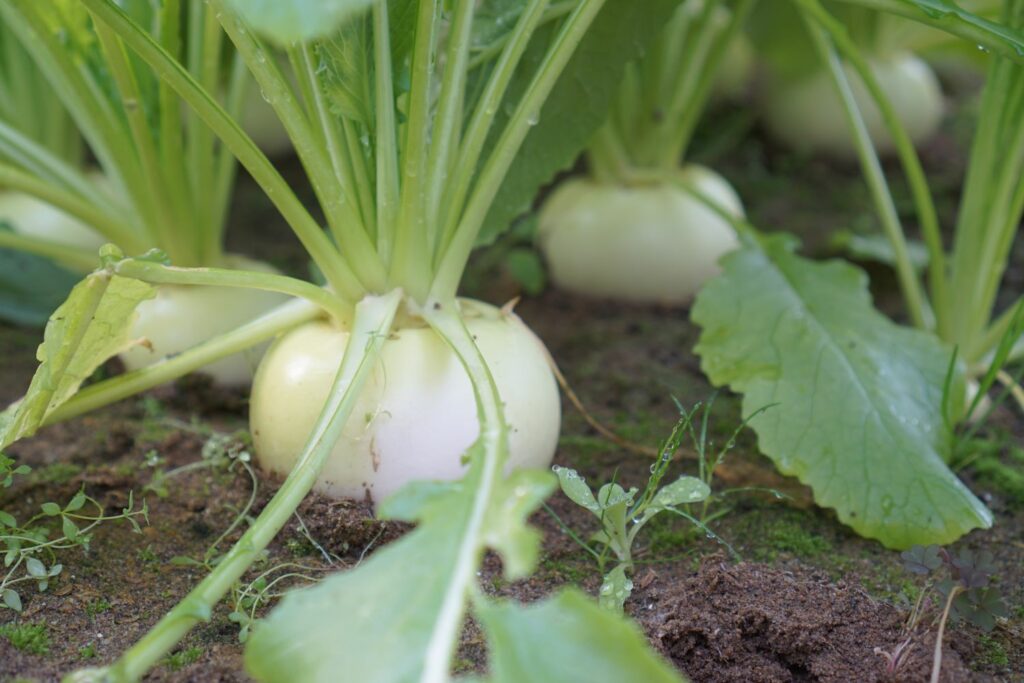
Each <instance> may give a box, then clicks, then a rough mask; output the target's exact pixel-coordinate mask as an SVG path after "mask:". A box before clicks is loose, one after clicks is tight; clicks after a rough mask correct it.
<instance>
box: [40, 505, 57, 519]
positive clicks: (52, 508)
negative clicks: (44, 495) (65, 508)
mask: <svg viewBox="0 0 1024 683" xmlns="http://www.w3.org/2000/svg"><path fill="white" fill-rule="evenodd" d="M41 507H42V509H43V514H44V515H46V516H48V517H56V516H57V515H59V514H60V505H57V504H56V503H43V504H42V506H41Z"/></svg>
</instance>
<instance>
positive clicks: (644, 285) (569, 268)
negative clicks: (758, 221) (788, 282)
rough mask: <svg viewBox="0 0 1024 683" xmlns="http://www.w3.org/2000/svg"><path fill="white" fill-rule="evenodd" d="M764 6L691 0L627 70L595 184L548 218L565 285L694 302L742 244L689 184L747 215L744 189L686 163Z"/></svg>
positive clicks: (579, 181)
mask: <svg viewBox="0 0 1024 683" xmlns="http://www.w3.org/2000/svg"><path fill="white" fill-rule="evenodd" d="M753 5H754V3H753V2H752V1H751V2H748V1H746V0H744V1H742V2H737V3H731V4H727V3H718V2H703V1H701V0H688V1H687V2H684V3H682V5H680V7H679V10H677V12H676V14H675V16H673V18H672V19H671V20H670V22H669V23H668V25H667V26H666V27H665V28H664V30H663V32H662V34H661V36H660V37H659V39H658V41H657V43H656V44H655V46H654V47H653V48H652V49H651V51H650V52H649V54H647V56H646V57H645V58H644V59H643V60H641V61H640V62H639V63H637V64H631V65H630V66H629V67H628V68H627V71H626V75H625V78H624V80H623V83H622V85H621V86H620V88H619V91H618V93H617V94H616V98H615V106H614V107H613V108H612V111H611V115H610V117H609V120H608V121H607V122H606V123H605V125H604V126H603V127H602V128H601V129H600V131H599V132H598V133H597V135H596V136H595V137H594V140H593V141H592V142H591V143H590V144H589V146H588V149H587V159H588V162H589V170H590V173H589V177H586V178H576V179H571V180H569V181H567V182H565V183H563V184H562V185H561V186H560V187H559V188H558V189H557V190H556V191H555V192H554V193H553V194H552V196H551V197H549V198H548V199H547V201H546V203H545V205H544V207H543V209H542V211H541V213H540V218H539V226H538V233H539V234H538V240H539V243H540V246H541V249H542V250H543V252H544V255H545V257H546V260H547V262H548V266H549V268H550V272H551V278H552V280H553V281H554V282H555V283H556V284H557V285H559V286H561V287H563V288H565V289H568V290H570V291H573V292H577V293H582V294H586V295H591V296H606V297H612V298H617V299H623V300H627V301H648V302H661V303H681V302H686V301H689V300H690V299H691V298H692V297H693V295H694V294H695V293H696V292H697V290H698V289H699V288H700V285H701V284H702V283H703V282H704V281H705V280H707V279H708V278H710V277H712V276H713V275H715V274H716V273H717V272H718V268H717V265H716V264H717V261H718V259H719V257H721V256H722V254H724V253H726V252H728V251H730V250H731V249H734V248H735V247H736V246H737V244H738V241H737V239H736V235H735V233H734V231H733V229H732V227H731V226H730V224H729V222H728V220H726V219H725V218H723V217H721V216H719V215H718V214H717V213H715V212H714V211H713V210H711V209H709V208H707V207H706V206H705V205H704V204H702V203H701V202H700V201H699V200H697V199H695V198H694V197H693V196H692V195H691V194H690V193H688V192H687V191H686V189H685V188H690V189H693V190H696V191H697V192H699V193H701V194H704V195H708V196H710V197H711V198H712V199H713V200H714V201H716V202H718V203H719V204H721V205H722V206H724V207H727V209H728V210H729V211H730V212H731V213H732V214H733V215H735V216H742V215H743V207H742V205H741V203H740V200H739V197H737V195H736V192H735V191H734V190H733V189H732V187H731V186H730V185H729V184H728V182H727V181H725V179H723V178H722V177H721V176H719V175H717V174H716V173H714V172H713V171H711V170H710V169H707V168H704V167H702V166H699V165H696V164H685V165H683V166H680V164H681V163H682V160H683V158H684V155H685V152H686V149H687V147H688V145H689V142H690V139H691V137H692V135H693V131H694V129H695V128H696V125H697V122H698V119H699V118H700V116H701V115H702V113H703V111H704V107H705V103H706V102H707V100H708V98H709V95H710V94H711V92H712V88H713V86H714V84H715V82H716V78H715V77H716V74H717V73H718V67H719V65H720V63H721V62H722V60H723V58H724V56H725V55H726V54H727V50H728V49H729V47H730V45H732V44H733V42H734V40H735V38H736V36H737V35H740V34H739V29H740V27H741V26H742V23H743V20H744V19H745V17H746V16H747V14H748V13H749V12H750V9H751V8H752V7H753ZM727 6H728V7H731V8H732V10H733V11H731V12H730V11H729V10H728V9H726V8H727Z"/></svg>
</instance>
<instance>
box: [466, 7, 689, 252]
mask: <svg viewBox="0 0 1024 683" xmlns="http://www.w3.org/2000/svg"><path fill="white" fill-rule="evenodd" d="M678 5H679V0H644V2H606V3H605V5H604V8H603V9H602V10H601V12H600V14H598V16H597V17H596V18H595V19H594V23H593V24H591V26H590V29H589V30H588V31H587V34H586V36H585V37H584V38H583V40H582V41H581V42H580V44H579V46H578V47H577V48H576V52H575V53H574V54H573V56H572V58H571V59H570V61H569V63H568V64H567V65H566V68H565V70H564V71H563V72H562V75H561V76H560V77H559V80H558V82H557V83H556V84H555V87H554V89H553V90H552V92H551V95H550V96H549V97H548V99H547V102H546V103H545V105H544V107H543V108H542V109H541V111H540V116H539V118H538V120H537V125H535V126H534V127H533V130H531V131H530V133H529V135H527V137H526V140H524V141H523V145H522V148H521V149H520V151H519V154H518V155H517V156H516V160H515V162H514V163H513V164H512V166H511V167H510V168H509V172H508V174H507V175H506V176H505V182H504V183H503V184H502V186H501V189H500V190H499V192H498V195H497V196H496V197H495V199H494V202H493V203H492V205H491V209H490V211H489V213H488V214H487V219H486V221H485V222H484V228H483V230H482V231H481V233H480V238H479V242H480V243H481V244H487V243H490V242H491V241H492V240H494V238H495V237H497V236H498V235H499V234H501V233H502V232H503V231H504V230H506V229H507V228H508V226H509V225H510V224H511V223H512V220H513V219H514V218H515V217H516V216H518V215H519V214H521V213H523V212H525V211H526V210H527V209H529V207H530V204H531V203H532V202H533V200H534V198H535V197H536V196H537V191H538V190H539V189H540V188H541V187H542V186H543V185H545V184H546V183H548V182H550V181H551V180H552V179H553V178H554V177H555V175H556V174H557V173H558V172H559V171H563V170H565V169H567V168H569V167H570V166H571V165H572V164H573V162H574V161H575V160H576V157H577V156H578V155H579V153H580V151H581V150H582V149H583V148H584V146H585V145H586V144H587V143H588V142H589V141H590V138H591V136H592V135H593V134H594V132H595V131H596V130H597V129H598V128H599V127H600V126H601V124H603V123H604V121H605V119H606V118H607V115H608V109H609V107H610V105H611V102H612V99H613V97H614V95H615V93H616V91H617V88H618V84H619V80H620V79H621V78H622V74H623V72H624V70H625V66H626V64H627V63H628V62H630V61H631V60H634V59H636V58H638V57H640V56H641V55H642V54H643V50H644V47H645V46H646V45H648V44H649V43H650V42H652V41H653V40H654V38H656V37H657V35H658V29H659V27H661V26H663V25H664V24H665V22H666V21H667V20H668V18H669V17H670V16H671V15H672V13H673V12H674V11H675V8H676V7H677V6H678ZM556 28H557V27H556V26H545V27H542V28H541V29H540V30H538V31H537V35H536V37H535V38H534V40H533V41H532V43H531V45H530V47H529V48H528V49H527V52H526V54H525V55H523V63H522V65H521V66H520V70H519V73H518V74H517V77H516V80H514V81H513V83H512V84H511V86H510V88H509V94H508V95H507V96H506V102H508V103H514V102H518V101H519V98H520V97H521V96H522V93H523V92H524V91H525V89H526V87H527V85H528V84H529V80H530V79H531V78H532V77H533V75H534V74H535V73H536V72H537V67H538V66H539V64H540V62H541V60H542V59H543V57H544V54H545V52H546V51H547V47H548V43H549V42H550V40H551V39H552V35H553V33H554V29H556ZM510 106H511V105H509V106H506V107H505V108H503V111H505V112H506V114H505V115H504V116H499V117H497V119H496V121H495V128H496V129H500V128H502V127H503V126H504V124H505V123H507V120H508V118H507V112H509V111H511V108H510ZM492 142H493V141H492Z"/></svg>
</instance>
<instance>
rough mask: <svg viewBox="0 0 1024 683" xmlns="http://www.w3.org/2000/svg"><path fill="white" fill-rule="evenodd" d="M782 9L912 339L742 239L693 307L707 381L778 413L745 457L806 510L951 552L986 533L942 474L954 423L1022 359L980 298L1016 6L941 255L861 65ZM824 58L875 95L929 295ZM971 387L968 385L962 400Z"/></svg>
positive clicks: (1021, 83)
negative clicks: (825, 83)
mask: <svg viewBox="0 0 1024 683" xmlns="http://www.w3.org/2000/svg"><path fill="white" fill-rule="evenodd" d="M795 4H796V6H797V7H798V8H799V10H800V12H801V16H802V17H803V20H804V21H805V22H806V25H807V27H808V31H809V35H810V36H811V39H812V41H813V44H814V45H815V46H816V50H818V52H819V55H820V56H821V58H822V60H823V62H824V63H825V64H826V65H827V67H828V69H829V73H830V74H831V77H832V79H833V83H834V84H835V87H836V93H837V95H838V96H839V97H840V100H841V101H842V102H843V112H844V116H845V117H846V118H847V120H848V122H849V125H850V130H851V131H852V139H853V140H854V142H855V145H856V147H857V150H858V155H859V157H860V159H861V164H862V167H863V170H864V174H865V177H866V179H867V181H868V184H869V187H870V189H871V192H872V196H873V199H874V202H875V206H876V209H877V211H878V214H879V219H880V222H881V224H882V227H883V229H884V231H885V234H886V236H887V237H888V239H889V241H890V244H891V246H892V251H893V253H894V254H895V261H896V270H897V275H898V281H899V284H900V288H901V290H902V292H903V295H904V300H905V303H906V310H907V314H908V316H909V318H910V321H911V322H912V323H913V325H914V327H915V328H916V329H910V328H907V327H904V326H899V325H896V324H894V323H893V322H892V321H890V320H888V319H887V318H885V317H884V316H882V315H880V314H879V313H878V312H877V311H875V309H874V308H873V307H872V306H871V302H870V298H869V296H868V293H867V289H866V278H865V277H864V274H863V273H862V272H859V271H858V270H857V269H855V268H853V267H852V266H850V265H848V264H841V263H838V262H832V263H826V264H812V263H810V262H808V261H806V260H804V259H801V258H800V257H798V256H796V255H795V254H794V253H793V252H794V250H795V244H794V240H792V239H791V238H789V237H786V236H774V237H771V238H764V237H759V236H756V235H754V234H753V233H749V234H748V239H746V240H745V245H744V248H743V249H741V250H740V251H738V252H735V253H734V254H733V255H731V256H729V257H727V258H726V260H725V261H724V263H723V267H724V274H723V276H722V277H721V278H719V279H717V280H715V281H713V282H712V283H709V285H708V287H707V288H706V289H705V290H704V292H703V293H702V294H701V296H700V297H698V300H697V303H696V306H695V308H694V311H693V318H694V320H695V321H696V322H697V323H698V324H700V325H701V326H702V327H703V328H704V332H703V335H702V337H701V340H700V342H699V344H698V347H697V351H698V353H699V354H700V355H701V356H702V367H703V368H704V370H705V372H707V373H708V375H709V377H710V378H711V379H712V381H713V382H714V383H716V384H729V385H730V386H731V387H733V388H734V389H736V390H738V391H740V392H742V393H743V394H744V405H745V406H747V408H748V410H749V409H753V408H755V407H757V406H759V405H763V404H764V403H765V402H766V401H769V400H771V401H777V402H779V404H780V405H779V407H778V409H777V410H774V411H772V412H771V413H769V414H765V415H762V416H760V417H758V418H756V419H754V420H753V421H752V423H751V424H752V426H753V427H754V429H755V430H756V431H757V432H758V435H759V438H760V447H761V450H762V451H763V452H764V453H765V454H766V455H768V456H769V457H771V458H773V459H774V461H775V462H776V464H777V465H778V467H779V468H780V469H781V470H782V471H783V472H784V473H786V474H792V475H796V476H798V477H799V478H800V479H801V480H802V481H804V482H805V483H807V484H809V485H810V486H811V487H812V488H813V489H814V493H815V500H816V501H817V502H818V503H819V504H821V505H825V506H828V507H833V508H835V509H836V510H837V513H838V515H839V518H840V520H842V521H843V522H844V523H846V524H849V525H850V526H852V527H853V528H854V529H856V530H857V531H858V532H859V533H861V534H863V535H866V536H870V537H873V538H878V539H879V540H881V541H882V542H883V543H885V544H886V545H888V546H891V547H896V548H907V547H910V546H911V545H914V544H923V543H940V544H945V543H949V542H952V541H953V540H955V539H956V538H958V537H959V536H961V535H962V534H964V533H966V532H967V531H969V530H970V529H972V528H976V527H983V528H984V527H988V526H989V525H991V523H992V515H991V512H990V511H989V510H988V509H987V508H986V507H985V506H984V505H983V504H982V503H981V501H979V500H978V499H977V498H976V497H975V496H974V495H973V494H972V493H971V492H970V491H969V490H968V489H967V488H966V487H965V486H964V485H963V484H962V483H961V482H960V481H959V480H958V479H957V477H956V476H955V475H954V474H953V472H952V471H951V470H950V469H949V467H948V465H947V463H948V462H949V461H950V459H951V458H952V455H953V452H954V448H953V447H954V439H955V438H956V436H955V432H954V429H955V425H956V423H957V422H958V421H960V420H962V419H963V418H964V417H965V416H967V415H969V414H971V413H972V412H973V410H974V408H975V407H976V403H977V402H978V401H980V398H981V396H982V395H983V393H984V390H987V388H988V387H989V386H990V385H991V383H992V381H993V380H994V379H996V378H998V377H1000V376H1002V377H1003V378H1004V379H1008V378H1007V377H1006V375H1005V373H1002V374H1001V369H1000V368H1001V367H1002V365H1003V364H1004V363H1006V362H1007V361H1009V360H1011V359H1013V358H1014V357H1019V355H1020V353H1021V348H1022V346H1021V343H1020V341H1019V340H1020V338H1021V334H1022V332H1024V313H1022V311H1024V305H1022V303H1021V301H1020V300H1019V299H1018V300H1017V301H1015V302H1013V303H1011V304H1010V305H1009V306H1007V307H1006V308H1005V309H1003V310H1002V311H998V312H997V311H996V309H995V303H996V295H997V292H998V288H999V283H1000V281H1001V279H1002V275H1003V272H1004V271H1005V269H1006V265H1007V262H1008V258H1009V249H1010V246H1011V243H1012V240H1013V236H1014V235H1015V234H1016V232H1017V229H1018V226H1019V225H1020V221H1021V215H1022V211H1024V189H1022V188H1024V183H1022V177H1024V175H1022V174H1024V128H1022V126H1021V125H1020V123H1019V122H1020V121H1021V117H1022V115H1024V110H1022V109H1021V107H1022V106H1024V68H1022V66H1021V63H1020V61H1021V60H1020V57H1021V56H1022V55H1024V47H1022V46H1024V43H1022V41H1021V37H1020V36H1021V33H1020V31H1021V28H1022V26H1024V3H1022V2H1020V0H1011V1H1010V2H1007V3H1006V4H1005V7H1004V11H1003V17H1002V22H1001V26H1000V30H999V32H1000V34H1001V35H1004V36H1009V37H1008V38H1007V41H1006V42H1005V43H1004V44H1003V47H1004V48H1006V47H1007V46H1008V47H1009V49H1008V50H1004V51H1002V52H1000V53H999V54H992V55H991V57H990V59H991V64H990V67H989V71H988V76H987V79H986V85H985V90H984V93H983V103H982V106H981V112H980V119H979V124H978V133H977V134H976V136H975V141H974V144H973V148H972V152H971V158H970V164H969V168H968V171H967V179H966V181H965V187H964V194H963V197H962V201H961V207H960V213H959V216H958V219H957V224H956V226H955V231H954V237H953V243H952V247H951V251H950V252H949V253H947V252H946V250H945V246H944V243H943V238H942V233H941V231H940V228H939V223H938V219H937V213H936V211H935V208H934V206H933V203H932V200H931V197H930V193H929V190H928V186H927V183H926V181H925V178H924V173H923V171H922V169H921V166H920V162H919V161H918V159H917V156H916V153H915V151H914V147H913V144H912V141H911V139H910V136H909V134H908V133H907V132H906V130H904V128H903V126H902V125H901V124H900V123H899V117H898V116H897V114H896V112H895V109H894V108H893V107H892V105H891V104H890V103H889V101H888V99H887V98H886V97H885V96H884V93H883V92H882V88H881V87H880V86H879V84H878V82H877V79H875V78H874V76H873V74H872V73H871V69H870V65H869V64H868V60H867V59H866V58H865V57H864V56H863V55H862V54H861V52H860V51H859V50H858V49H857V46H856V45H855V43H854V41H853V40H852V39H851V38H850V36H849V34H848V32H847V31H846V30H845V28H844V26H843V25H842V24H841V23H840V22H838V21H837V19H836V18H835V17H834V16H833V15H831V14H830V13H828V12H827V11H826V10H825V9H824V8H823V7H822V6H821V5H820V4H819V3H818V2H817V0H797V2H796V3H795ZM949 16H952V14H949ZM958 16H959V15H958ZM983 24H984V22H983V21H982V20H980V19H979V20H976V22H975V24H974V25H983ZM1007 52H1008V54H1007ZM840 54H842V56H843V57H845V58H846V59H847V60H848V63H849V64H850V65H851V67H853V68H854V69H855V70H856V72H857V73H858V75H859V76H860V78H861V79H863V81H864V83H865V86H866V88H867V90H868V92H870V93H871V95H872V97H873V98H874V102H875V104H876V105H877V107H878V109H879V111H880V112H881V114H882V117H883V119H884V120H885V121H886V124H887V125H888V127H889V131H890V134H891V136H892V139H893V140H894V143H895V149H896V150H897V152H898V154H899V156H900V159H901V162H902V163H903V165H904V169H905V171H906V173H907V177H908V180H909V183H910V187H911V191H912V197H913V200H914V205H915V206H916V208H917V214H918V221H919V225H920V229H921V233H922V236H923V238H924V242H925V245H926V247H927V250H928V255H929V264H928V270H927V283H928V287H927V290H926V289H925V288H924V287H923V286H922V284H921V282H920V281H919V278H918V275H917V273H916V271H915V270H914V267H913V264H912V263H911V260H910V258H909V256H908V250H907V240H906V237H905V233H904V230H903V227H902V225H901V222H900V219H899V216H898V214H897V211H896V208H895V202H894V200H893V198H892V195H891V193H890V191H889V189H888V186H887V184H886V180H885V176H884V173H883V171H882V168H881V166H880V164H879V162H878V158H877V154H876V153H875V151H874V147H873V145H872V141H871V136H870V134H869V132H868V129H867V126H866V125H865V121H864V118H863V117H862V116H861V113H860V109H859V108H858V106H857V103H856V99H855V97H854V94H853V91H852V89H851V86H850V83H849V81H848V79H847V77H846V72H845V70H844V68H843V66H842V65H841V62H840ZM971 380H974V381H978V382H980V385H981V386H980V389H981V390H980V391H979V390H978V389H975V390H974V391H973V392H970V393H971V394H972V395H973V396H974V399H973V400H971V401H968V396H969V390H968V389H967V388H966V387H967V385H968V382H970V381H971ZM967 403H973V404H975V405H966V404H967Z"/></svg>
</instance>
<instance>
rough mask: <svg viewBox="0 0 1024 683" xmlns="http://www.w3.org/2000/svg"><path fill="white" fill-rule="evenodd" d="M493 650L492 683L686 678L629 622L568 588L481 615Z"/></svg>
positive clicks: (649, 682)
mask: <svg viewBox="0 0 1024 683" xmlns="http://www.w3.org/2000/svg"><path fill="white" fill-rule="evenodd" d="M478 613H479V617H480V621H481V622H482V624H483V627H484V630H485V632H486V633H487V642H488V644H489V645H490V648H491V658H490V660H489V662H488V671H489V674H490V676H489V679H488V680H490V681H492V682H493V683H570V682H576V681H587V683H605V682H607V683H623V682H624V681H643V682H644V683H669V682H672V683H678V682H679V681H681V680H682V677H681V676H680V675H679V674H677V673H676V672H675V671H674V670H673V669H672V667H670V666H669V665H668V664H666V663H665V662H663V661H662V660H661V659H659V658H658V657H657V656H655V655H654V654H653V653H652V652H651V651H650V650H649V649H648V648H647V644H646V642H645V640H644V638H643V636H642V635H641V634H640V632H639V631H638V630H637V628H636V627H635V626H634V625H633V624H631V623H630V622H628V621H627V620H626V619H624V618H622V617H620V616H617V615H615V614H612V613H611V612H608V611H606V610H602V609H601V608H599V607H598V606H596V605H595V604H594V603H593V602H592V601H591V600H589V599H588V598H587V597H586V596H584V595H583V594H582V593H580V592H579V591H577V590H574V589H569V590H565V591H563V592H561V593H559V594H558V595H557V596H555V597H554V598H549V599H547V600H544V601H542V602H539V603H535V604H533V605H529V606H526V607H523V606H520V605H516V604H513V603H501V604H496V605H486V606H483V607H481V608H480V609H479V610H478Z"/></svg>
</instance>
